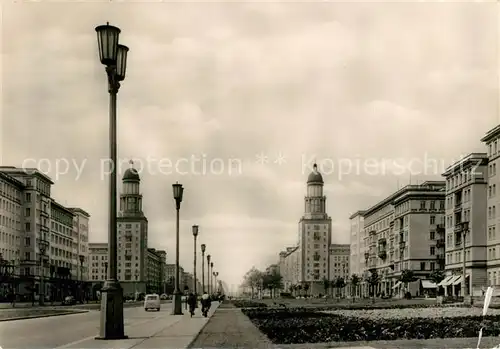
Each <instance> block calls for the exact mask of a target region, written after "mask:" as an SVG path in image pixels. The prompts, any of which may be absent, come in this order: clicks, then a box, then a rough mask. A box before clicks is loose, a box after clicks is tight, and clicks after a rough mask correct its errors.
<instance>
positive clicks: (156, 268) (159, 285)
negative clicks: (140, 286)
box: [146, 248, 167, 294]
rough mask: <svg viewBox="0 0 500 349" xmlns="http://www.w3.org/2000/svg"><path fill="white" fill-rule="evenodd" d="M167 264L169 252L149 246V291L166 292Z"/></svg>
mask: <svg viewBox="0 0 500 349" xmlns="http://www.w3.org/2000/svg"><path fill="white" fill-rule="evenodd" d="M166 265H167V252H165V251H162V250H155V249H154V248H148V256H147V268H148V269H147V279H146V280H147V282H146V292H147V293H157V294H162V293H165V275H164V274H165V266H166Z"/></svg>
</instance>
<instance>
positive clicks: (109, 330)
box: [95, 23, 129, 339]
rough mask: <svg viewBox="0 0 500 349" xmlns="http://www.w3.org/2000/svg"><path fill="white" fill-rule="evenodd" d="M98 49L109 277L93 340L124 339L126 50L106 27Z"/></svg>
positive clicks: (101, 31) (114, 29)
mask: <svg viewBox="0 0 500 349" xmlns="http://www.w3.org/2000/svg"><path fill="white" fill-rule="evenodd" d="M95 30H96V32H97V43H98V48H99V59H100V61H101V63H102V64H104V65H105V66H106V75H107V77H108V92H109V152H110V156H109V157H110V164H109V166H110V177H109V212H108V215H109V217H108V223H109V228H108V230H109V231H108V245H109V248H108V262H109V269H110V270H109V271H110V273H109V277H107V278H106V281H105V282H104V286H103V288H102V289H101V322H100V331H99V336H98V337H96V339H125V338H127V336H125V329H124V322H123V289H122V287H121V285H120V282H119V281H118V273H117V271H118V269H117V266H118V262H117V260H118V258H117V253H118V250H117V241H118V235H117V223H116V218H117V214H116V213H117V212H116V211H117V203H116V191H117V190H116V172H117V169H116V167H117V141H116V95H117V94H118V90H119V89H120V81H123V80H124V79H125V72H126V68H127V53H128V50H129V49H128V47H127V46H124V45H120V44H119V43H118V39H119V36H120V32H121V30H120V29H119V28H117V27H114V26H111V25H109V23H106V25H100V26H98V27H96V28H95Z"/></svg>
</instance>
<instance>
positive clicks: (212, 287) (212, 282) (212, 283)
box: [210, 262, 214, 293]
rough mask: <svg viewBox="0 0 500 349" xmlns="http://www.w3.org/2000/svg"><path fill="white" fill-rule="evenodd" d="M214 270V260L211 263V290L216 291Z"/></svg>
mask: <svg viewBox="0 0 500 349" xmlns="http://www.w3.org/2000/svg"><path fill="white" fill-rule="evenodd" d="M213 272H214V262H212V263H210V291H211V292H212V293H214V279H213V278H212V276H213V275H212V274H213Z"/></svg>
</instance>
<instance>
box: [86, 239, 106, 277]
mask: <svg viewBox="0 0 500 349" xmlns="http://www.w3.org/2000/svg"><path fill="white" fill-rule="evenodd" d="M89 260H90V264H89V269H90V281H92V283H94V284H96V283H102V282H103V281H105V280H106V279H107V274H108V244H107V243H106V242H90V243H89Z"/></svg>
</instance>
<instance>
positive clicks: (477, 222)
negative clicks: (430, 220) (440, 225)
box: [440, 153, 491, 296]
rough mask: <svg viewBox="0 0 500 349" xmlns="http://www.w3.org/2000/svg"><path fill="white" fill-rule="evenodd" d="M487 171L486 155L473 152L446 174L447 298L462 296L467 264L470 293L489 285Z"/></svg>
mask: <svg viewBox="0 0 500 349" xmlns="http://www.w3.org/2000/svg"><path fill="white" fill-rule="evenodd" d="M487 169H488V156H487V154H485V153H473V154H470V155H468V156H467V157H465V158H464V159H462V160H460V161H459V162H457V163H455V164H453V165H451V166H450V167H449V168H448V169H447V170H446V172H445V173H444V174H443V176H444V177H445V178H446V275H447V278H446V279H445V280H443V281H442V282H441V283H440V286H443V288H444V290H445V294H447V295H456V296H459V295H460V296H461V295H462V294H461V291H462V290H461V284H462V282H464V280H463V267H464V265H465V274H466V280H465V287H466V293H467V294H471V293H470V292H471V291H472V290H473V289H478V290H479V292H481V291H480V290H481V287H482V286H483V285H485V284H486V283H487V280H486V279H487V272H486V258H487V255H486V252H487V238H486V237H487V235H486V228H487V210H486V206H487V193H488V188H487V186H488V184H487ZM489 213H490V214H491V210H490V212H489Z"/></svg>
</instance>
